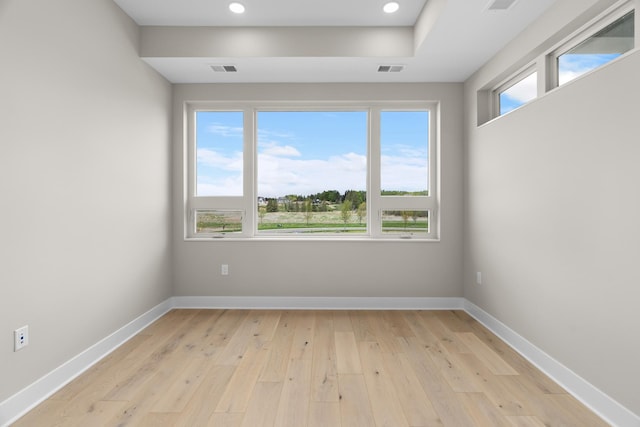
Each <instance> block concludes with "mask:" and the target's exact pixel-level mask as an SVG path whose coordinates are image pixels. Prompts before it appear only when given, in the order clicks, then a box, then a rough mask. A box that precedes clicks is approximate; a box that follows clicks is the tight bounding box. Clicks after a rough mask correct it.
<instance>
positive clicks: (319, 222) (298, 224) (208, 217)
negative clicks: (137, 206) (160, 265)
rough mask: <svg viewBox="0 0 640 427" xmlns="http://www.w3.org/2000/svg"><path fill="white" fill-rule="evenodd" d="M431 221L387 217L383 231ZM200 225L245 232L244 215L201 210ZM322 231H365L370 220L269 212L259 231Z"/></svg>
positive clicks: (423, 227) (422, 227)
mask: <svg viewBox="0 0 640 427" xmlns="http://www.w3.org/2000/svg"><path fill="white" fill-rule="evenodd" d="M428 226H429V224H428V220H427V218H425V217H419V218H417V219H416V220H415V221H414V220H413V219H412V218H409V219H408V220H407V221H405V220H404V219H403V218H402V217H401V216H386V217H384V218H383V220H382V231H383V232H391V233H394V232H395V233H399V232H402V231H405V230H406V231H410V232H412V233H415V232H418V233H419V232H427V230H428ZM196 227H197V230H198V233H203V234H206V233H233V232H239V231H242V218H241V217H240V216H239V215H235V216H234V215H230V214H227V215H221V214H215V213H199V214H198V218H197V223H196ZM278 230H282V231H283V232H292V231H294V230H298V232H300V233H322V232H328V233H332V232H347V231H348V232H350V233H365V232H366V223H365V220H364V219H363V220H362V222H360V219H359V218H358V216H357V215H356V213H355V212H354V213H352V214H351V216H350V218H349V220H348V221H347V222H346V223H345V222H344V221H343V218H342V215H341V212H340V211H337V210H334V211H329V212H313V214H312V215H311V217H310V218H309V219H308V221H307V218H306V217H305V214H304V212H269V213H265V214H263V215H261V216H260V215H259V216H258V231H269V232H277V231H278Z"/></svg>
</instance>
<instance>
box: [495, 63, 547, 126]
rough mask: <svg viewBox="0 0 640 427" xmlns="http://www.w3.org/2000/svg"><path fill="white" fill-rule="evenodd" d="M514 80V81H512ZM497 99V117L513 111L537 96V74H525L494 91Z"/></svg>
mask: <svg viewBox="0 0 640 427" xmlns="http://www.w3.org/2000/svg"><path fill="white" fill-rule="evenodd" d="M514 80H515V81H514ZM496 92H497V97H498V111H499V114H498V115H500V116H501V115H503V114H506V113H508V112H509V111H512V110H515V109H516V108H519V107H521V106H523V105H524V104H526V103H527V102H529V101H531V100H532V99H535V98H536V97H537V96H538V73H537V72H535V71H533V72H532V71H530V70H529V71H527V72H525V77H521V76H518V77H516V78H515V79H512V80H510V81H509V82H507V83H506V84H505V85H503V86H501V87H500V88H498V89H497V90H496Z"/></svg>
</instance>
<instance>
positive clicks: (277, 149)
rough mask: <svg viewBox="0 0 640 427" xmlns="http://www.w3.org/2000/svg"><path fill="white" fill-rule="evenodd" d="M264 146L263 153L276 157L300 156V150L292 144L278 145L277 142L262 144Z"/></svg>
mask: <svg viewBox="0 0 640 427" xmlns="http://www.w3.org/2000/svg"><path fill="white" fill-rule="evenodd" d="M261 145H262V146H264V148H263V149H262V150H261V154H265V155H268V156H274V157H300V156H301V155H302V154H300V151H298V149H297V148H295V147H292V146H291V145H277V144H276V143H267V144H261Z"/></svg>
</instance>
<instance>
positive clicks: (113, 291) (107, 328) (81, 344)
mask: <svg viewBox="0 0 640 427" xmlns="http://www.w3.org/2000/svg"><path fill="white" fill-rule="evenodd" d="M137 39H138V29H137V27H136V25H135V24H134V23H133V21H131V20H130V19H129V18H128V17H127V16H126V15H125V14H124V13H123V12H122V11H121V10H120V9H119V8H118V7H117V6H116V5H115V4H114V3H113V2H112V1H110V0H97V1H84V0H59V1H55V2H52V1H45V0H32V1H20V0H3V1H2V2H1V3H0V58H2V60H1V61H2V66H1V67H0V93H1V94H2V95H1V96H0V121H1V125H0V206H1V208H0V218H1V220H0V236H1V237H0V263H1V268H0V401H3V400H5V399H6V398H8V397H10V396H12V395H14V394H15V393H17V392H18V391H20V390H21V389H23V388H24V387H26V386H28V385H29V384H31V383H32V382H33V381H35V380H36V379H38V378H40V377H41V376H42V375H44V374H46V373H48V372H50V371H52V370H53V369H55V368H57V367H58V366H59V365H61V364H62V363H64V362H66V361H67V360H69V359H70V358H72V357H73V356H75V355H77V354H78V353H80V352H81V351H83V350H85V349H86V348H88V347H89V346H91V345H93V344H95V343H96V342H98V341H99V340H101V339H103V338H104V337H106V336H108V335H109V334H111V333H112V332H114V331H116V330H117V329H118V328H120V327H122V326H124V325H125V324H126V323H128V322H129V321H131V320H133V319H134V318H136V317H138V316H139V315H141V314H142V313H144V312H146V311H147V310H149V309H150V308H151V307H153V306H155V305H157V304H158V303H160V302H161V301H164V300H165V299H166V298H168V297H170V296H171V277H170V276H171V272H170V264H171V263H170V256H171V251H170V241H171V239H170V232H169V228H168V224H169V222H170V220H169V218H170V196H171V195H170V186H171V182H170V177H169V170H170V161H169V157H170V134H169V128H170V109H171V105H170V104H171V88H170V85H169V84H168V83H167V82H166V81H165V80H164V79H162V78H161V77H159V76H158V75H157V73H155V72H154V71H152V70H151V69H150V68H149V67H148V66H147V65H146V64H145V63H144V62H142V61H141V60H140V59H139V58H138V55H137V48H136V47H137ZM23 325H29V330H30V344H29V346H28V347H26V348H24V349H22V350H20V351H19V352H16V353H14V352H13V338H12V333H13V330H14V329H16V328H18V327H21V326H23ZM0 423H1V420H0Z"/></svg>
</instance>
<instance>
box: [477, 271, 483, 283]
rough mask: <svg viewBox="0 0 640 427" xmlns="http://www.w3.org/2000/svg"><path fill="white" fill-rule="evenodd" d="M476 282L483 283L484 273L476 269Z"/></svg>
mask: <svg viewBox="0 0 640 427" xmlns="http://www.w3.org/2000/svg"><path fill="white" fill-rule="evenodd" d="M476 284H478V285H482V273H481V272H479V271H476Z"/></svg>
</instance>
